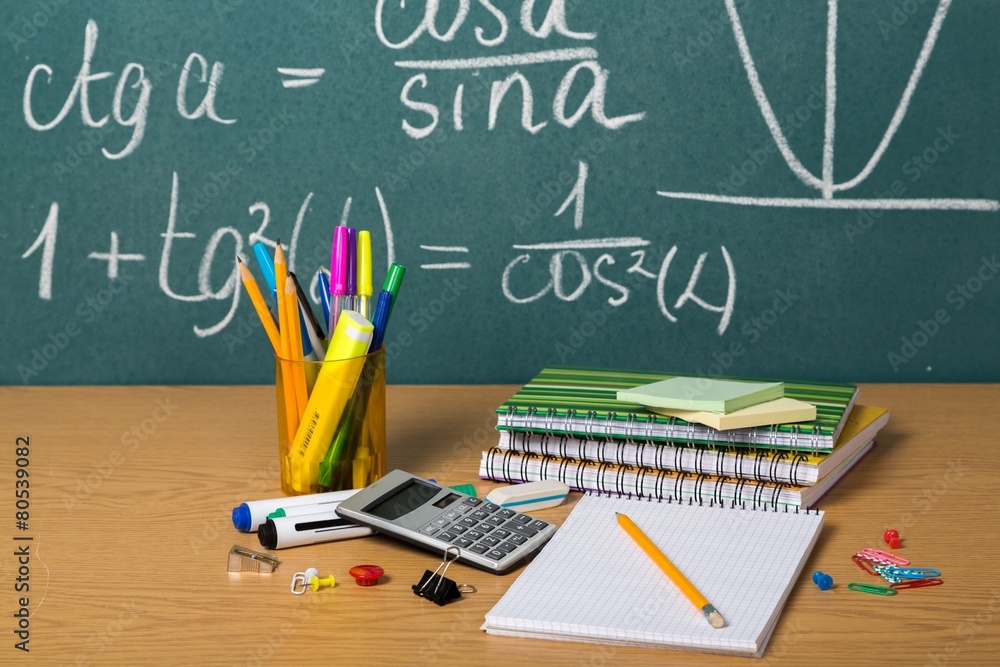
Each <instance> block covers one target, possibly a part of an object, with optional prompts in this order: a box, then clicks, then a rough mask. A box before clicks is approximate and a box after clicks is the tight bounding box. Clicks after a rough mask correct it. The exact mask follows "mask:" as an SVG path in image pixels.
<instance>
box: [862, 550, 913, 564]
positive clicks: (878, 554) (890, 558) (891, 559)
mask: <svg viewBox="0 0 1000 667" xmlns="http://www.w3.org/2000/svg"><path fill="white" fill-rule="evenodd" d="M861 553H862V554H865V555H867V556H873V557H874V558H876V559H878V560H884V561H886V562H888V563H889V564H891V565H909V564H910V561H908V560H906V559H905V558H902V557H900V556H897V555H896V554H891V553H889V552H888V551H882V550H881V549H862V550H861Z"/></svg>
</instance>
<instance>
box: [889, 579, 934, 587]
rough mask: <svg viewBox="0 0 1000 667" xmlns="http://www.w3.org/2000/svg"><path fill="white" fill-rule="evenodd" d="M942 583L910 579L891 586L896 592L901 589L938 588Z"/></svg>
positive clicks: (932, 580) (931, 580)
mask: <svg viewBox="0 0 1000 667" xmlns="http://www.w3.org/2000/svg"><path fill="white" fill-rule="evenodd" d="M943 583H944V582H943V581H942V580H940V579H912V580H910V581H904V582H902V583H899V584H892V587H893V588H894V589H896V590H899V589H901V588H924V587H926V586H940V585H941V584H943Z"/></svg>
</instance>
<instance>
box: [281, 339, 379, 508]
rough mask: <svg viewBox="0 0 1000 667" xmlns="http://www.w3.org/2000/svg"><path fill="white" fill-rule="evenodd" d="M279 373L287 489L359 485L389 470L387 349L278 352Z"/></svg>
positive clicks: (295, 491)
mask: <svg viewBox="0 0 1000 667" xmlns="http://www.w3.org/2000/svg"><path fill="white" fill-rule="evenodd" d="M274 375H275V383H274V386H275V395H276V399H277V414H278V455H279V457H280V462H281V489H282V491H283V492H284V493H285V494H287V495H299V494H304V493H320V492H324V491H340V490H342V489H352V488H354V489H359V488H363V487H365V486H368V485H369V484H371V483H372V482H374V481H375V480H377V479H378V478H380V477H381V476H382V475H384V474H385V465H386V461H385V349H384V348H380V349H379V350H377V351H376V352H372V353H371V354H366V355H362V356H358V357H350V358H347V359H340V360H336V361H296V360H288V359H283V358H282V357H280V356H278V355H275V364H274ZM296 383H298V384H299V385H300V386H299V387H296V386H295V385H296ZM303 383H305V387H304V388H303V387H301V385H302V384H303ZM302 396H305V398H306V404H305V405H302V398H301V397H302Z"/></svg>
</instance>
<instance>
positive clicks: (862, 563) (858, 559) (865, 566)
mask: <svg viewBox="0 0 1000 667" xmlns="http://www.w3.org/2000/svg"><path fill="white" fill-rule="evenodd" d="M851 560H853V561H854V562H855V563H856V564H857V566H858V567H860V568H861V569H862V570H864V571H865V572H867V573H868V574H870V575H873V576H876V577H878V576H881V575H880V574H879V573H878V572H876V571H875V570H874V569H872V562H871V561H870V560H868V559H867V558H865V557H864V556H863V555H862V554H854V555H853V556H851Z"/></svg>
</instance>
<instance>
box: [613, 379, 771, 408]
mask: <svg viewBox="0 0 1000 667" xmlns="http://www.w3.org/2000/svg"><path fill="white" fill-rule="evenodd" d="M784 394H785V385H784V383H782V382H740V381H738V380H716V379H712V378H705V377H684V376H682V377H675V378H670V379H669V380H661V381H660V382H654V383H652V384H646V385H642V386H639V387H634V388H632V389H622V390H619V391H618V400H619V401H631V402H633V403H640V404H642V405H648V406H651V407H658V408H674V409H678V410H707V411H708V412H720V413H723V414H725V413H729V412H734V411H736V410H742V409H743V408H748V407H750V406H751V405H757V404H758V403H763V402H764V401H771V400H774V399H776V398H781V397H782V396H784Z"/></svg>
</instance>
